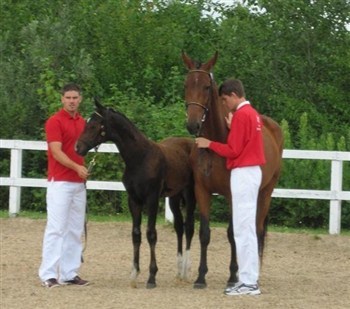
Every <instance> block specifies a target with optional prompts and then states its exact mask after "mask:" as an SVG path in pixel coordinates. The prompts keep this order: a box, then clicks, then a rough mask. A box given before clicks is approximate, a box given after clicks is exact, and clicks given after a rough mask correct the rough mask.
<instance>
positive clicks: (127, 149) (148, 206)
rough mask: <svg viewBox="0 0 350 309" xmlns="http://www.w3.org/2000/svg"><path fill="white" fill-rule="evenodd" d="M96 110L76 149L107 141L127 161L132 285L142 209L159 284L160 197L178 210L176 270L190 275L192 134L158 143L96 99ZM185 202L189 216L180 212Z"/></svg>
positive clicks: (84, 150)
mask: <svg viewBox="0 0 350 309" xmlns="http://www.w3.org/2000/svg"><path fill="white" fill-rule="evenodd" d="M95 105H96V111H95V112H94V113H93V114H92V115H91V117H90V120H89V121H88V122H87V124H86V126H85V129H84V132H83V133H82V134H81V136H80V138H79V140H78V142H77V145H76V151H77V153H78V154H80V155H83V156H85V155H86V154H87V152H88V151H89V150H90V149H92V148H94V147H96V146H98V145H99V144H101V143H104V142H106V141H112V142H114V143H115V144H116V145H117V147H118V150H119V153H120V155H121V157H122V158H123V160H124V163H125V170H124V174H123V178H122V181H123V184H124V186H125V188H126V191H127V192H128V204H129V209H130V213H131V215H132V221H133V223H132V242H133V247H134V258H133V269H132V273H131V280H132V282H131V283H132V285H133V286H135V287H136V278H137V276H138V274H139V272H140V263H139V260H140V246H141V218H142V211H143V209H145V210H147V212H148V224H147V240H148V243H149V246H150V251H151V260H150V265H149V278H148V281H147V288H154V287H155V286H156V273H157V271H158V267H157V262H156V254H155V247H156V243H157V230H156V220H157V213H158V204H159V199H160V198H161V197H166V196H168V197H169V203H170V208H171V210H172V212H173V214H174V228H175V231H176V234H177V240H178V248H177V253H178V267H179V269H178V275H179V276H180V277H181V278H183V279H186V276H187V272H188V268H189V250H190V246H191V240H192V237H193V233H194V209H195V205H196V200H195V196H194V182H193V175H192V169H191V166H190V159H189V157H190V152H191V150H192V148H193V146H194V141H193V139H189V138H179V137H170V138H167V139H165V140H163V141H161V142H159V143H155V142H153V141H151V140H149V139H148V138H147V137H146V136H145V135H144V134H143V133H142V132H141V131H140V130H139V129H138V128H137V127H136V126H135V125H134V124H133V123H132V122H131V121H130V120H129V119H128V118H127V117H125V116H124V115H123V114H122V113H120V112H117V111H114V110H113V109H111V108H106V107H104V106H103V105H102V104H101V103H99V102H98V100H95ZM183 204H184V205H185V206H186V221H185V222H184V220H183V216H182V211H181V209H180V207H181V206H183ZM184 233H185V234H186V255H184V256H183V252H182V237H183V234H184Z"/></svg>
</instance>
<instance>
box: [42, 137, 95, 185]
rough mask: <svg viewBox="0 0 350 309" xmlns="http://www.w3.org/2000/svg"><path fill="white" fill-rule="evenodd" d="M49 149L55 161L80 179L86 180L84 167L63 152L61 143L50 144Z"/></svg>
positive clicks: (86, 174)
mask: <svg viewBox="0 0 350 309" xmlns="http://www.w3.org/2000/svg"><path fill="white" fill-rule="evenodd" d="M49 148H50V150H51V153H52V155H53V157H54V159H55V160H56V161H58V162H59V163H61V164H62V165H64V166H65V167H68V168H70V169H72V170H74V171H76V172H77V174H78V176H79V177H80V178H82V179H85V180H86V179H87V177H88V176H89V173H88V170H87V168H86V167H85V166H84V165H79V164H78V163H76V162H74V161H73V160H71V159H70V158H69V157H68V156H67V155H66V154H65V153H64V152H63V151H62V143H61V142H50V143H49Z"/></svg>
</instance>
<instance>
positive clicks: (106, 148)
mask: <svg viewBox="0 0 350 309" xmlns="http://www.w3.org/2000/svg"><path fill="white" fill-rule="evenodd" d="M0 149H10V150H11V158H10V160H11V166H10V176H9V177H0V186H9V187H10V196H9V214H10V216H15V215H16V214H18V213H19V211H20V201H21V187H46V179H45V178H42V179H41V178H40V179H38V178H22V153H23V150H47V144H46V142H39V141H22V140H0ZM98 152H104V153H118V149H117V147H116V146H115V145H114V144H102V145H101V146H100V148H99V150H98ZM283 158H284V159H309V160H330V161H331V162H332V163H331V183H330V190H299V189H280V188H276V189H275V190H274V191H273V195H272V196H273V197H279V198H300V199H321V200H329V201H330V212H329V233H330V234H339V233H340V218H341V202H342V200H346V201H349V200H350V191H343V190H342V183H343V162H344V161H350V152H341V151H313V150H284V151H283ZM87 189H90V190H117V191H125V187H124V185H123V183H122V182H112V181H94V180H88V182H87ZM165 216H166V219H167V220H169V221H172V220H173V217H172V213H171V211H170V209H169V205H168V200H166V211H165Z"/></svg>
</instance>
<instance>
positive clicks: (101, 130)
mask: <svg viewBox="0 0 350 309" xmlns="http://www.w3.org/2000/svg"><path fill="white" fill-rule="evenodd" d="M94 114H96V115H97V116H99V117H100V118H101V119H102V120H103V119H104V118H103V116H102V115H101V114H100V113H98V112H96V111H94ZM87 122H89V121H87ZM100 135H101V136H105V135H106V130H105V126H104V125H103V124H101V129H100ZM80 141H81V142H82V143H83V144H85V145H86V146H87V147H88V148H89V149H92V148H94V150H95V152H97V150H98V147H100V144H98V145H97V146H92V144H91V143H89V142H87V141H85V140H80Z"/></svg>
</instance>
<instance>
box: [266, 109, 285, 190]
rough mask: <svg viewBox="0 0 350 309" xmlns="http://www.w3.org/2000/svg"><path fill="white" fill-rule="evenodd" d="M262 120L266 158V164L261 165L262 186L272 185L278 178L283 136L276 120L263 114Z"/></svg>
mask: <svg viewBox="0 0 350 309" xmlns="http://www.w3.org/2000/svg"><path fill="white" fill-rule="evenodd" d="M262 120H263V123H264V126H263V138H264V149H265V158H266V164H265V165H263V166H262V169H263V180H262V186H261V187H262V188H263V187H265V186H266V185H269V186H270V187H273V185H274V184H275V183H276V182H277V180H278V178H279V175H280V171H281V166H282V152H283V142H284V138H283V132H282V128H281V127H280V126H279V124H278V123H277V122H276V121H274V120H273V119H272V118H270V117H268V116H265V115H262ZM271 182H272V183H271Z"/></svg>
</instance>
